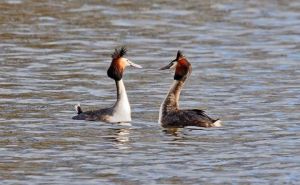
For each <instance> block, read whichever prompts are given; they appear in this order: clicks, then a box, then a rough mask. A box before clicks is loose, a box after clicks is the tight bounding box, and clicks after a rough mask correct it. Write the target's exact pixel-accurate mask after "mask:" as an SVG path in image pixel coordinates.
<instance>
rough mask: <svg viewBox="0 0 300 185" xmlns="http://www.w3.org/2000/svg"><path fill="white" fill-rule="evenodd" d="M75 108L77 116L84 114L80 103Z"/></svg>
mask: <svg viewBox="0 0 300 185" xmlns="http://www.w3.org/2000/svg"><path fill="white" fill-rule="evenodd" d="M74 107H75V111H76V112H77V114H80V113H82V112H83V111H82V109H81V107H80V104H79V103H78V104H77V105H75V106H74Z"/></svg>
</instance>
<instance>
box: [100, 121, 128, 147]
mask: <svg viewBox="0 0 300 185" xmlns="http://www.w3.org/2000/svg"><path fill="white" fill-rule="evenodd" d="M119 125H120V126H125V127H122V128H112V129H111V130H110V132H111V134H109V136H107V137H105V138H106V139H108V140H110V141H113V142H114V146H116V148H118V149H122V150H127V149H130V148H131V146H130V130H131V128H130V126H131V124H130V123H120V124H119Z"/></svg>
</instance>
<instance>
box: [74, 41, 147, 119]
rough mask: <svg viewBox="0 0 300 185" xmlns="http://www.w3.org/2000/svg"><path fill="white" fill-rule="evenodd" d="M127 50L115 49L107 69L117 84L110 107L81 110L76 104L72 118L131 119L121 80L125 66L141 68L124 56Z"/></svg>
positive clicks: (109, 75) (123, 48)
mask: <svg viewBox="0 0 300 185" xmlns="http://www.w3.org/2000/svg"><path fill="white" fill-rule="evenodd" d="M126 52H127V50H126V48H125V47H122V48H120V49H115V51H114V53H113V54H112V62H111V64H110V67H109V68H108V70H107V76H108V77H110V78H112V79H114V80H115V82H116V86H117V101H116V103H115V104H114V105H113V106H112V107H110V108H105V109H98V110H91V111H86V112H83V111H82V109H81V107H80V105H79V104H78V105H76V106H75V109H76V112H77V115H76V116H74V117H73V118H72V119H76V120H89V121H104V122H112V123H113V122H129V121H131V109H130V104H129V101H128V98H127V93H126V89H125V85H124V83H123V80H122V76H123V72H124V70H125V68H126V67H127V66H133V67H136V68H142V66H140V65H138V64H135V63H133V62H131V61H130V60H128V59H127V58H124V55H125V54H126Z"/></svg>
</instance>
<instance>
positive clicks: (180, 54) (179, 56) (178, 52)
mask: <svg viewBox="0 0 300 185" xmlns="http://www.w3.org/2000/svg"><path fill="white" fill-rule="evenodd" d="M182 57H184V55H183V53H182V51H180V50H178V51H177V56H176V59H177V60H178V59H179V58H182Z"/></svg>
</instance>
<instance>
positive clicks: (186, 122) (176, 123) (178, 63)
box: [158, 51, 221, 127]
mask: <svg viewBox="0 0 300 185" xmlns="http://www.w3.org/2000/svg"><path fill="white" fill-rule="evenodd" d="M171 68H175V75H174V82H173V84H172V86H171V89H170V91H169V93H168V94H167V97H166V98H165V100H164V101H163V103H162V104H161V107H160V112H159V120H158V121H159V123H160V124H161V126H163V127H185V126H198V127H219V126H221V122H220V120H218V119H212V118H210V117H209V116H208V115H206V114H205V112H204V111H203V110H199V109H185V110H180V109H179V104H178V101H179V96H180V92H181V89H182V88H183V85H184V83H185V81H186V79H187V78H188V77H189V75H190V74H191V72H192V66H191V64H190V63H189V62H188V61H187V59H186V58H185V57H184V56H183V54H182V53H181V52H180V51H178V52H177V57H176V59H175V60H173V61H172V62H171V63H170V64H169V65H167V66H165V67H163V68H161V70H165V69H171Z"/></svg>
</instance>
